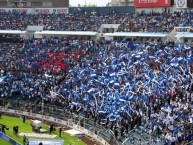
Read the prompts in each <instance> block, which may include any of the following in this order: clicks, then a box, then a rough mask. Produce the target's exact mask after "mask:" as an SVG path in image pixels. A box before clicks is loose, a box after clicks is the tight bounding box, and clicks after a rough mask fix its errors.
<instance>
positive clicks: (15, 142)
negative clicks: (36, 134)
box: [0, 132, 21, 145]
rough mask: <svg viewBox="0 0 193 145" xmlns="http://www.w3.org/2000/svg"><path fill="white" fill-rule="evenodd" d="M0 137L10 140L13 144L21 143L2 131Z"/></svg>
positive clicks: (18, 144)
mask: <svg viewBox="0 0 193 145" xmlns="http://www.w3.org/2000/svg"><path fill="white" fill-rule="evenodd" d="M0 138H2V139H4V140H6V141H7V142H9V143H10V144H12V145H21V144H20V143H18V142H17V141H15V140H13V139H12V138H10V137H9V136H7V135H5V134H3V133H2V132H0Z"/></svg>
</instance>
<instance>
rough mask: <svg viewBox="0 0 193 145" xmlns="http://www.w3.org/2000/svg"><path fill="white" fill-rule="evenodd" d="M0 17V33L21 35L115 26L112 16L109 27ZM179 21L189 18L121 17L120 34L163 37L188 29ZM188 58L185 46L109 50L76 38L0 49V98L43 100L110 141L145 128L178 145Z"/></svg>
mask: <svg viewBox="0 0 193 145" xmlns="http://www.w3.org/2000/svg"><path fill="white" fill-rule="evenodd" d="M0 15H1V16H0V19H1V21H0V23H1V29H17V28H18V27H19V29H21V30H25V28H26V26H27V25H42V24H44V29H45V30H84V31H89V30H95V31H97V30H98V28H99V27H100V25H101V24H102V23H120V22H122V21H121V19H122V20H123V17H122V18H120V17H119V15H118V14H113V15H112V17H111V18H112V19H109V18H108V16H107V17H106V16H103V15H95V16H92V15H91V14H84V15H70V14H69V15H55V14H53V15H50V14H49V15H46V14H42V15H28V14H24V13H22V14H18V13H11V14H9V13H1V14H0ZM13 17H14V18H16V19H15V23H11V20H12V19H13ZM135 17H137V19H136V18H135ZM187 18H192V12H191V11H187V12H175V13H172V14H171V13H170V12H168V11H167V12H163V13H161V14H160V13H151V14H145V13H143V12H142V13H140V14H129V16H128V20H127V19H126V20H125V19H124V22H123V23H122V24H121V27H120V31H136V32H139V31H148V32H157V31H159V32H161V31H164V32H169V31H170V30H171V29H172V28H173V27H174V26H177V25H179V26H192V23H191V19H187ZM87 20H89V21H87ZM163 20H165V21H163ZM60 21H61V22H60ZM164 22H165V23H164ZM124 24H129V27H127V26H126V25H125V26H124ZM138 24H140V25H138ZM97 25H98V26H97ZM77 39H79V40H78V41H76V40H77ZM77 42H78V43H77ZM192 54H193V49H192V47H191V46H189V45H185V44H184V45H181V44H179V45H171V44H168V43H165V44H160V43H152V42H151V43H148V42H146V43H138V42H132V43H129V44H126V45H117V43H116V42H115V41H112V42H111V43H110V44H105V42H103V43H99V42H98V41H96V42H95V41H92V40H88V38H81V39H80V38H77V37H69V38H68V37H67V38H55V37H53V38H42V39H26V40H24V41H22V42H18V43H1V44H0V59H1V60H0V64H1V65H0V73H1V74H0V77H1V80H0V83H1V84H0V85H1V87H0V96H1V97H2V98H8V99H13V98H15V99H16V98H17V97H19V99H24V100H30V101H37V100H39V102H40V101H41V99H42V97H43V98H45V99H47V100H49V101H50V102H51V103H56V104H58V105H60V106H61V107H63V108H64V109H69V110H70V111H71V112H76V113H82V114H84V115H85V117H86V118H91V117H92V118H94V120H95V123H98V124H101V125H103V126H105V127H107V126H110V129H112V130H114V132H115V136H117V132H116V128H121V132H120V134H121V136H123V135H124V134H126V133H127V132H128V131H129V130H132V129H133V128H135V127H136V126H141V125H142V122H145V123H146V124H147V126H148V128H149V129H150V132H151V133H155V134H158V135H159V136H161V135H163V141H164V142H165V144H170V143H171V144H175V143H179V144H181V143H182V142H185V141H187V142H190V141H191V140H192V139H193V126H192V123H193V57H192Z"/></svg>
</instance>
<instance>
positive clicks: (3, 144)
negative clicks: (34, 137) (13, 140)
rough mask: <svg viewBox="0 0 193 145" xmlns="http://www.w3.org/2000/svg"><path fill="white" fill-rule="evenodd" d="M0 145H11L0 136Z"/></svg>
mask: <svg viewBox="0 0 193 145" xmlns="http://www.w3.org/2000/svg"><path fill="white" fill-rule="evenodd" d="M0 145H11V144H10V143H8V142H7V141H6V140H4V139H1V138H0Z"/></svg>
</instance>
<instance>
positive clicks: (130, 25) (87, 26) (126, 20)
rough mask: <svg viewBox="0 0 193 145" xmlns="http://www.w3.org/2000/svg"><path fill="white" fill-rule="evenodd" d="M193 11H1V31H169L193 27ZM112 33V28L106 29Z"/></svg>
mask: <svg viewBox="0 0 193 145" xmlns="http://www.w3.org/2000/svg"><path fill="white" fill-rule="evenodd" d="M192 18H193V12H192V10H187V11H175V12H170V11H169V9H164V10H163V12H155V11H152V12H148V13H146V12H145V11H142V12H136V13H127V14H118V13H116V12H113V13H110V14H108V15H104V14H99V13H86V12H85V13H84V14H66V15H64V14H36V15H34V14H33V15H32V14H26V13H18V12H12V13H11V12H0V29H1V30H26V28H27V26H28V25H38V26H44V30H55V31H96V32H97V31H99V28H100V26H101V25H102V24H120V27H119V29H118V31H121V32H170V31H171V30H172V29H173V28H174V27H177V26H192V25H193V20H192ZM104 31H105V32H113V30H112V29H107V30H104Z"/></svg>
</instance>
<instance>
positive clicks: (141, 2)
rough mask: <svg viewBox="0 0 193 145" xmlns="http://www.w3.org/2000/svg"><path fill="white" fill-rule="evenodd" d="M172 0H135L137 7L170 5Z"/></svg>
mask: <svg viewBox="0 0 193 145" xmlns="http://www.w3.org/2000/svg"><path fill="white" fill-rule="evenodd" d="M171 5H172V2H171V0H134V6H135V7H136V8H151V7H170V6H171Z"/></svg>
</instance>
